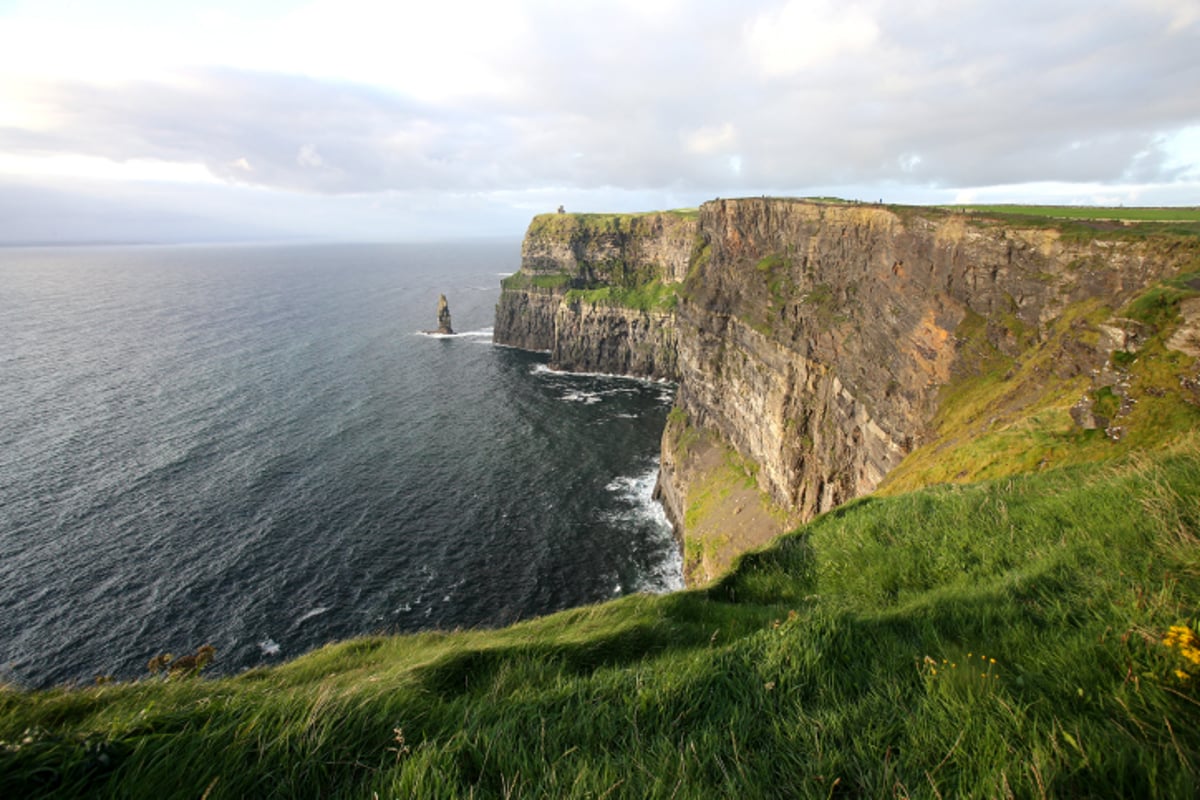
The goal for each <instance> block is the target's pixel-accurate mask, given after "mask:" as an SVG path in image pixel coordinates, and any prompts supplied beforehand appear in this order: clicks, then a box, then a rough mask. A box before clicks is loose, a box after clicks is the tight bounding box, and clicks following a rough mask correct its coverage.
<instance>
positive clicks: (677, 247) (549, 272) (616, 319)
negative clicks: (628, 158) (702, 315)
mask: <svg viewBox="0 0 1200 800" xmlns="http://www.w3.org/2000/svg"><path fill="white" fill-rule="evenodd" d="M695 238H696V215H695V214H694V213H688V212H656V213H650V214H624V215H605V214H543V215H541V216H538V217H535V218H534V220H533V222H532V223H530V226H529V230H528V231H527V233H526V236H525V240H524V243H523V244H522V247H521V269H520V271H519V272H517V273H516V274H515V275H512V276H511V277H509V278H507V279H505V281H504V283H503V290H502V291H501V294H500V300H499V302H498V304H497V306H496V322H495V328H494V333H493V338H494V340H495V341H496V343H498V344H503V345H508V346H511V347H520V348H523V349H527V350H540V351H545V352H548V353H550V363H551V366H553V367H555V368H557V369H566V370H572V371H580V372H604V373H614V374H625V375H638V376H644V377H654V378H667V379H674V378H675V377H677V371H676V355H675V350H676V343H675V329H674V312H673V307H674V302H675V292H674V289H675V287H676V286H678V285H679V282H680V281H681V280H682V279H683V277H684V276H685V275H686V272H687V265H688V259H689V256H690V254H691V251H692V247H693V245H694V243H695Z"/></svg>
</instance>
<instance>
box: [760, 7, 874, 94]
mask: <svg viewBox="0 0 1200 800" xmlns="http://www.w3.org/2000/svg"><path fill="white" fill-rule="evenodd" d="M879 38H880V30H879V25H878V24H877V23H876V21H875V19H874V18H873V16H872V15H871V14H870V13H869V12H868V11H867V10H865V9H864V8H862V6H860V5H858V4H855V3H835V2H830V0H788V2H787V3H785V4H784V5H783V6H782V7H780V8H778V9H776V10H773V11H768V12H766V13H763V14H760V15H758V16H757V17H755V18H754V19H753V20H752V21H751V22H750V23H749V24H748V26H747V27H746V32H745V47H746V49H747V51H748V53H749V56H750V58H751V59H752V60H753V62H754V63H756V64H757V66H758V68H759V70H760V71H761V72H762V74H764V75H767V76H770V77H787V76H790V75H795V74H797V73H799V72H802V71H803V70H805V69H808V68H810V67H813V66H816V65H819V64H824V63H826V62H830V61H834V60H836V59H839V58H841V57H844V56H853V55H857V54H860V53H862V52H864V51H866V50H867V49H868V48H870V47H871V46H872V45H874V44H875V43H876V42H877V41H878V40H879Z"/></svg>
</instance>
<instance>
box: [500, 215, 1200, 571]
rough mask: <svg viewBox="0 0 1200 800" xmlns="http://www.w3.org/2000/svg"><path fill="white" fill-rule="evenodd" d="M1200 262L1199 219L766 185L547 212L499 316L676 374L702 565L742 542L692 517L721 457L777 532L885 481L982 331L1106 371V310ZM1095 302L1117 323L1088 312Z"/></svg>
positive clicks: (580, 348) (708, 507) (757, 540)
mask: <svg viewBox="0 0 1200 800" xmlns="http://www.w3.org/2000/svg"><path fill="white" fill-rule="evenodd" d="M1197 266H1200V248H1198V247H1197V244H1196V241H1195V240H1194V238H1193V239H1192V240H1191V241H1185V240H1179V239H1171V238H1170V237H1166V238H1161V237H1130V238H1128V239H1122V238H1119V237H1095V236H1086V235H1083V236H1081V235H1073V236H1066V235H1064V234H1063V233H1061V232H1060V231H1059V230H1057V229H1055V228H1053V227H1042V226H1039V225H1037V224H1035V223H1029V224H1021V223H1020V222H1013V221H1011V220H1006V221H997V220H993V219H987V218H982V217H971V216H964V215H961V214H954V213H950V212H942V211H938V210H934V209H923V208H900V207H883V206H874V205H859V204H843V203H824V202H811V201H803V200H788V199H768V198H753V199H740V200H716V201H713V202H709V203H705V204H704V205H703V206H702V207H701V208H700V209H699V210H698V211H697V212H691V213H689V212H665V213H656V214H645V215H616V216H611V215H610V216H605V215H563V214H560V215H543V216H541V217H537V218H535V220H534V221H533V223H532V224H531V226H530V229H529V232H528V234H527V236H526V239H525V243H524V246H523V249H522V266H521V271H520V272H519V273H517V275H515V276H513V277H512V278H510V279H506V282H505V287H504V291H503V293H502V296H501V299H500V303H499V305H498V306H497V315H496V328H495V330H496V334H495V337H496V341H498V342H501V343H504V344H510V345H514V346H518V347H525V348H529V349H535V350H547V351H549V352H550V354H551V361H552V363H553V364H555V365H556V366H559V367H562V368H566V369H575V370H585V371H598V372H613V373H626V374H634V375H647V376H654V377H665V378H670V379H673V380H676V381H678V384H679V391H678V395H677V399H676V409H675V410H674V411H673V412H672V421H671V423H670V424H669V425H668V430H667V432H666V434H664V439H663V443H664V454H663V472H662V476H661V478H660V481H661V483H662V484H663V485H662V486H661V496H662V498H663V500H664V505H666V507H667V509H668V512H669V513H670V515H671V517H672V519H673V521H674V522H675V524H676V529H677V532H679V533H680V534H681V537H682V539H683V540H684V542H685V551H688V553H689V559H688V561H689V564H690V570H691V576H690V577H691V578H692V579H693V580H703V579H705V578H706V577H711V576H712V575H713V574H714V573H715V572H717V571H719V570H722V569H724V567H725V566H727V562H728V558H729V556H728V552H727V551H728V550H729V548H728V547H724V546H723V545H721V544H720V543H717V544H716V545H713V546H702V547H698V548H697V547H695V546H692V547H689V546H688V544H687V542H688V529H689V528H697V527H702V526H700V525H699V522H700V521H701V519H700V518H701V517H703V516H704V515H705V514H706V513H710V512H711V513H715V512H714V509H719V508H720V502H719V498H717V499H714V497H713V494H714V493H715V494H721V493H724V495H725V496H726V497H729V496H733V495H734V494H737V493H736V492H734V491H732V490H731V489H727V488H721V487H722V486H724V485H725V484H721V483H720V481H717V483H716V484H714V483H713V481H714V480H716V479H715V478H714V469H721V470H726V471H727V472H728V471H729V470H731V469H732V470H734V471H737V470H740V471H741V472H742V473H743V474H744V475H745V478H746V479H747V480H749V481H751V482H753V483H754V484H755V485H756V486H757V488H758V489H759V490H760V492H761V494H762V510H763V511H764V514H762V515H761V519H762V520H766V521H765V522H761V523H759V527H760V528H761V530H759V531H757V532H756V533H754V534H753V535H751V536H748V537H743V538H744V541H743V542H742V545H741V546H740V548H741V549H745V547H748V546H754V545H756V544H761V543H764V542H765V541H766V540H768V539H769V538H771V537H772V536H774V535H775V534H777V533H778V532H780V531H781V530H782V529H783V527H784V526H785V525H792V524H794V523H796V522H799V521H804V520H807V519H809V518H811V517H812V516H813V515H815V514H817V513H820V512H823V511H827V510H829V509H831V508H834V507H835V506H837V505H839V504H841V503H844V502H846V501H847V500H850V499H852V498H854V497H857V496H860V495H862V494H865V493H868V492H871V491H873V490H875V489H876V488H877V487H878V486H879V484H880V482H881V481H883V480H884V478H885V476H887V475H888V474H889V472H890V471H892V470H893V469H894V468H895V467H896V466H897V465H898V464H900V462H901V461H902V460H904V459H905V457H906V456H907V455H908V454H909V453H911V452H912V451H913V450H914V449H915V448H917V447H920V446H921V445H923V444H926V443H927V442H930V441H932V440H933V438H934V436H935V433H936V421H937V416H938V412H939V408H940V407H941V404H942V403H943V401H944V396H945V392H944V388H945V387H947V386H948V385H950V384H952V383H954V381H956V380H962V379H964V378H970V377H971V372H972V371H973V370H979V369H981V367H980V364H981V363H982V361H981V356H980V355H979V353H980V351H981V350H983V349H986V350H987V351H988V352H989V353H994V354H998V355H999V356H1001V357H1010V358H1017V357H1018V356H1021V354H1022V353H1023V352H1025V351H1026V350H1028V349H1029V348H1030V347H1032V346H1035V345H1039V344H1041V345H1042V346H1047V343H1053V344H1054V346H1055V347H1057V348H1058V351H1057V352H1056V353H1055V354H1054V358H1053V367H1052V369H1053V375H1049V376H1047V380H1057V381H1064V382H1066V381H1075V382H1076V384H1077V385H1078V386H1079V387H1080V388H1081V389H1083V390H1086V389H1087V388H1088V387H1089V386H1090V385H1091V384H1089V383H1088V381H1091V380H1093V379H1095V380H1100V379H1104V380H1108V378H1103V373H1104V371H1105V369H1106V368H1107V369H1109V370H1110V371H1111V369H1112V367H1111V365H1110V356H1111V355H1112V353H1113V352H1114V349H1119V348H1118V345H1117V344H1112V343H1111V342H1109V340H1110V339H1113V337H1112V336H1105V335H1103V334H1102V333H1101V332H1100V328H1102V326H1103V319H1102V318H1103V317H1104V316H1105V315H1106V313H1107V314H1108V315H1109V316H1111V315H1112V314H1113V313H1114V312H1115V310H1117V309H1119V308H1121V307H1122V306H1123V305H1124V304H1125V303H1126V302H1128V300H1129V299H1130V298H1131V297H1133V296H1134V294H1136V293H1137V292H1139V291H1140V290H1143V289H1144V288H1145V287H1147V286H1148V285H1150V284H1151V283H1153V282H1155V281H1157V280H1160V279H1162V278H1164V277H1166V276H1170V275H1174V274H1176V273H1178V272H1180V271H1181V270H1182V269H1184V268H1189V267H1190V268H1191V269H1196V268H1197ZM1081 308H1086V309H1090V311H1089V313H1091V314H1092V316H1095V315H1096V314H1099V315H1100V317H1099V318H1098V319H1100V322H1095V321H1089V320H1090V319H1091V318H1090V317H1088V318H1086V319H1085V318H1083V317H1080V319H1079V320H1074V317H1073V315H1074V314H1075V313H1076V311H1078V310H1079V309H1081ZM1106 310H1107V312H1106ZM1080 313H1082V312H1080ZM1068 318H1071V319H1072V320H1073V321H1072V322H1071V323H1070V324H1071V325H1073V326H1074V328H1073V329H1072V331H1073V332H1072V333H1071V335H1069V336H1065V337H1064V336H1059V335H1058V334H1056V333H1055V331H1058V330H1059V329H1060V328H1062V327H1063V326H1064V325H1066V324H1067V323H1066V322H1065V320H1066V319H1068ZM1121 324H1123V323H1120V322H1119V321H1117V322H1114V323H1112V324H1110V325H1109V327H1112V325H1118V326H1119V325H1121ZM1076 329H1077V330H1076ZM1122 330H1124V329H1122ZM1056 336H1057V337H1058V338H1055V337H1056ZM1118 338H1119V337H1118ZM1106 343H1107V344H1106ZM1109 345H1111V346H1109ZM1121 346H1122V347H1123V346H1124V345H1121ZM1097 376H1101V377H1097ZM1110 383H1112V381H1110ZM1076 384H1072V385H1076ZM1185 388H1186V387H1185ZM1064 413H1065V412H1064ZM1088 413H1091V412H1090V411H1089V412H1088ZM688 431H698V432H702V433H703V434H704V438H703V441H704V442H707V445H706V447H709V448H711V447H713V446H716V447H721V448H724V449H725V450H727V451H728V453H729V454H731V456H730V457H727V458H724V459H717V460H716V461H714V460H713V456H712V452H711V449H709V450H704V453H705V455H704V456H703V458H704V459H707V460H706V461H705V463H707V464H709V465H710V466H709V467H707V468H706V469H705V470H700V469H698V468H696V463H698V462H695V459H697V458H700V456H699V455H697V453H699V452H700V450H702V449H703V448H700V447H698V446H696V445H695V443H696V442H698V441H700V440H701V439H700V437H698V436H697V435H691V436H690V437H689V435H688ZM689 443H690V444H689ZM714 463H718V464H719V467H712V466H711V465H712V464H714ZM726 478H728V476H726ZM729 480H731V479H729ZM726 483H728V480H726ZM702 484H703V485H702ZM718 484H720V485H718ZM738 502H740V503H744V502H745V498H744V497H741V499H740V500H739V501H738ZM725 511H728V509H725ZM722 513H723V512H722ZM718 535H719V534H718ZM708 544H712V543H711V542H710V543H708ZM721 553H725V555H721Z"/></svg>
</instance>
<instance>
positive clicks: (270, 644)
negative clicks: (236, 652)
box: [258, 636, 280, 656]
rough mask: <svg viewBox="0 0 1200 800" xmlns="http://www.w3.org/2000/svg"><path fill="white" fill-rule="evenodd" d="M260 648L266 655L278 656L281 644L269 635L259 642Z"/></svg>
mask: <svg viewBox="0 0 1200 800" xmlns="http://www.w3.org/2000/svg"><path fill="white" fill-rule="evenodd" d="M258 649H259V650H261V651H262V654H263V655H264V656H277V655H279V652H280V648H279V645H278V644H277V643H276V642H275V640H274V639H272V638H271V637H269V636H268V637H267V638H266V639H263V640H262V641H261V642H259V643H258Z"/></svg>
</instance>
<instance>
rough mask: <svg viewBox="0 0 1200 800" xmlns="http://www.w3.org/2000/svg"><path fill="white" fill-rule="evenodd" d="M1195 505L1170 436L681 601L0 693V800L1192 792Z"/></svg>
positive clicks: (933, 497)
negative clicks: (1164, 444) (231, 668)
mask: <svg viewBox="0 0 1200 800" xmlns="http://www.w3.org/2000/svg"><path fill="white" fill-rule="evenodd" d="M1197 496H1200V443H1198V442H1197V440H1196V438H1195V437H1187V438H1186V441H1184V442H1183V443H1182V444H1179V445H1177V446H1176V447H1175V448H1173V449H1172V451H1171V452H1167V453H1163V454H1161V455H1159V456H1156V457H1154V458H1150V457H1147V456H1144V455H1143V456H1135V457H1131V458H1128V459H1126V460H1124V461H1121V462H1119V463H1115V464H1108V465H1091V466H1085V467H1075V468H1067V469H1061V470H1053V471H1048V472H1044V473H1041V474H1038V475H1035V476H1027V477H1020V478H1008V479H1003V480H999V481H994V482H985V483H981V484H975V485H970V486H945V487H939V488H931V489H926V490H922V491H918V492H914V493H910V494H906V495H901V496H897V497H893V498H886V499H878V498H867V499H864V500H860V501H858V502H855V503H851V504H850V505H848V506H846V507H844V508H842V509H840V510H838V511H835V512H833V513H830V514H827V515H825V516H823V517H820V518H818V519H817V520H816V521H814V522H813V523H812V524H810V525H808V526H806V527H804V528H801V529H800V530H798V531H797V532H795V533H793V534H790V535H788V536H786V537H784V538H782V539H780V540H779V541H778V542H777V543H776V544H775V545H774V546H773V547H771V548H770V549H768V550H766V551H763V552H760V553H754V554H750V555H748V556H746V557H745V558H743V559H742V561H741V562H740V564H739V565H738V566H737V567H736V568H735V569H734V571H733V572H732V573H731V574H729V575H728V576H727V577H726V578H725V579H724V580H723V581H721V582H720V583H718V584H717V585H715V586H713V587H710V588H709V589H707V590H701V591H689V592H681V593H677V594H673V595H669V596H662V597H646V596H635V597H629V598H625V599H622V600H618V601H615V602H612V603H608V604H605V605H600V606H595V607H591V608H583V609H578V610H574V611H570V612H565V613H561V614H557V615H554V616H551V617H547V618H544V619H540V620H536V621H532V622H529V623H525V624H521V625H517V626H514V627H511V628H507V629H504V630H499V631H477V632H459V633H446V634H425V635H420V636H405V637H376V638H367V639H359V640H355V641H350V642H346V643H342V644H338V645H331V646H328V647H326V648H323V649H321V650H319V651H316V652H314V653H312V654H309V655H307V656H304V657H301V658H298V659H296V660H295V661H293V662H291V663H288V664H286V665H283V666H281V667H278V668H275V669H269V670H259V671H254V672H250V673H246V674H243V675H241V676H239V677H236V678H229V679H220V680H207V679H204V678H194V677H193V678H177V679H171V680H163V679H161V678H149V677H148V678H147V679H145V680H143V681H141V682H137V683H133V684H125V685H104V686H96V687H82V688H75V689H59V690H53V691H46V692H34V693H27V692H23V691H19V690H16V689H8V690H4V691H0V740H3V744H2V745H0V796H3V797H34V796H36V797H81V796H96V797H122V798H137V797H147V798H151V797H152V798H166V797H208V798H217V797H230V798H233V797H368V798H369V797H374V796H376V795H377V796H379V797H497V798H499V797H638V798H640V797H664V798H666V797H675V798H682V797H820V798H827V797H831V796H847V797H883V796H887V797H891V796H914V797H1000V796H1016V797H1044V796H1049V797H1065V796H1070V797H1074V796H1088V795H1095V794H1097V793H1100V794H1104V795H1106V796H1112V797H1188V796H1193V795H1194V793H1195V791H1196V787H1197V786H1198V785H1200V677H1196V676H1197V675H1200V665H1198V664H1197V663H1196V661H1198V660H1200V652H1198V651H1197V650H1196V649H1195V646H1194V644H1195V643H1194V639H1193V638H1191V637H1194V633H1193V631H1194V630H1195V626H1196V624H1197V619H1196V618H1197V614H1198V609H1200V549H1198V547H1197V544H1198V539H1197V537H1198V536H1200V506H1198V505H1197V504H1196V502H1195V498H1196V497H1197ZM1172 626H1183V628H1181V629H1180V628H1177V629H1176V631H1175V632H1174V633H1173V634H1172V633H1171V627H1172ZM1184 631H1186V633H1185V632H1184ZM218 658H219V654H218Z"/></svg>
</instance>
